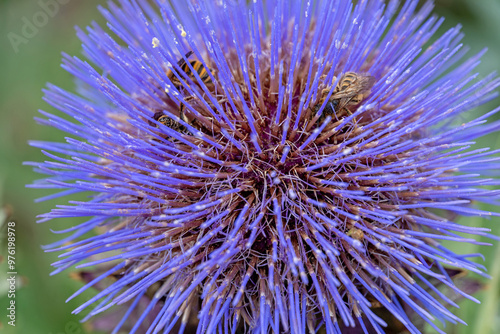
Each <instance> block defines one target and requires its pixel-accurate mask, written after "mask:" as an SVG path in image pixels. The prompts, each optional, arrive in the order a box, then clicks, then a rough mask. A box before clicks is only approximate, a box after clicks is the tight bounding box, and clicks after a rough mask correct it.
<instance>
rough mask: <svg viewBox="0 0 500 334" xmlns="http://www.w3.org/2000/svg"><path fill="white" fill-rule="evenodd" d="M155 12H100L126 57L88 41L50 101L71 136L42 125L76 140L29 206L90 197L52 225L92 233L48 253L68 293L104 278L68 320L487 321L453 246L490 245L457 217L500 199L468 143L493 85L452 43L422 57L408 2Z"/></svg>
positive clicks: (204, 326)
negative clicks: (473, 317) (66, 223)
mask: <svg viewBox="0 0 500 334" xmlns="http://www.w3.org/2000/svg"><path fill="white" fill-rule="evenodd" d="M153 3H154V5H153V4H151V3H150V2H147V1H145V0H144V1H143V0H137V1H127V0H120V1H119V5H116V4H114V3H112V2H110V3H109V8H110V9H109V10H107V9H104V8H101V12H102V13H103V15H104V17H105V18H106V19H107V21H108V22H109V24H108V26H109V29H110V30H111V31H112V33H113V36H114V37H112V35H109V34H108V33H106V32H105V31H104V30H103V29H102V28H101V27H99V26H98V25H97V24H93V25H92V26H91V27H89V28H87V31H86V32H84V31H81V30H79V31H78V36H79V37H80V38H81V40H82V41H83V49H84V52H85V58H86V59H87V60H88V61H83V60H80V59H78V58H76V57H70V56H68V55H65V56H64V65H63V67H64V68H65V69H66V70H67V71H69V72H70V73H71V74H73V75H74V76H75V77H76V78H77V79H78V80H79V86H78V88H79V91H78V93H79V94H72V93H69V92H67V91H64V90H62V89H60V88H57V87H55V86H52V85H50V86H49V88H48V90H47V91H46V98H45V99H46V101H47V102H48V103H49V104H51V105H52V106H54V107H55V108H57V109H59V110H60V111H62V112H64V113H65V114H67V115H69V116H71V117H72V118H73V119H74V121H68V120H66V119H63V118H61V117H58V116H55V115H52V114H49V113H46V112H42V114H43V115H44V116H46V119H39V120H38V121H39V122H40V123H41V124H45V125H50V126H53V127H56V128H58V129H60V130H63V131H64V132H67V133H68V134H69V137H67V138H66V143H47V142H32V143H31V144H32V145H33V146H36V147H39V148H41V149H42V150H43V152H44V154H45V155H46V156H48V157H49V158H50V159H51V160H50V161H46V162H42V163H35V164H34V165H35V166H36V167H37V168H36V170H37V171H39V172H41V173H44V174H47V175H49V176H48V177H47V178H46V179H44V180H41V181H40V182H37V183H35V184H34V185H32V186H33V187H35V188H54V189H61V190H62V191H61V192H58V193H56V194H54V195H52V196H49V197H47V198H44V199H49V198H50V199H51V198H57V197H60V196H69V195H73V194H75V193H79V192H88V191H90V192H91V193H92V196H91V197H90V199H89V200H88V201H86V202H77V201H70V202H69V205H59V206H57V209H54V210H52V211H51V212H50V213H47V214H43V215H41V216H40V218H41V219H40V221H41V222H44V221H48V220H51V219H54V218H65V217H91V218H90V219H89V220H88V221H86V222H84V223H81V224H80V225H77V226H71V227H68V228H67V229H66V230H64V231H60V232H67V233H70V235H69V236H67V237H65V238H64V239H62V240H60V241H59V242H56V243H54V244H52V245H49V246H48V247H47V248H48V249H49V250H50V251H64V253H63V254H61V260H60V261H58V262H56V263H54V266H55V267H56V268H57V269H56V270H55V273H58V272H61V271H63V270H65V269H67V268H70V267H72V266H75V265H76V267H77V268H86V267H90V266H95V269H94V270H93V271H91V272H92V273H93V274H92V275H91V274H88V273H86V277H88V278H87V282H88V283H87V284H86V285H85V286H83V287H82V288H81V289H80V290H78V291H77V292H76V293H75V294H74V295H73V296H75V295H78V294H80V293H81V292H82V291H84V290H86V289H88V288H90V287H96V288H98V291H99V292H98V293H97V294H96V295H95V297H93V298H91V299H89V300H88V302H86V303H84V304H83V305H81V306H80V307H78V308H77V309H76V310H75V311H74V313H79V312H81V311H82V310H84V309H87V308H90V309H91V311H90V313H89V315H88V316H87V318H90V317H91V316H94V315H96V314H99V313H101V312H103V311H105V310H108V309H110V308H111V309H121V307H125V309H124V313H123V318H122V320H117V322H116V324H114V326H115V329H114V331H113V333H116V332H118V331H119V330H120V328H122V325H124V324H125V322H126V321H127V320H130V319H131V318H130V315H131V314H132V313H133V312H135V311H136V307H138V305H142V306H141V312H140V313H139V315H138V316H136V317H135V318H133V322H132V323H131V324H130V328H128V329H127V330H129V331H130V332H131V333H135V332H138V331H146V329H147V333H171V332H184V330H185V329H186V328H189V329H188V330H187V331H188V332H189V333H191V332H193V333H194V332H196V333H216V332H217V333H218V332H220V333H242V332H245V333H268V332H273V333H284V332H287V333H288V332H289V333H306V332H307V333H316V332H317V331H319V330H322V331H325V332H326V333H342V332H346V331H347V330H348V328H349V327H352V328H356V329H357V330H358V331H357V332H360V333H362V332H364V333H384V327H385V326H387V323H386V322H385V321H384V320H383V319H382V318H381V317H380V316H379V315H378V310H379V309H383V310H385V311H386V312H388V313H390V314H392V316H393V317H394V318H395V321H396V320H397V321H399V322H401V324H402V325H403V326H404V327H406V328H407V329H408V331H409V332H411V333H420V331H421V328H417V326H416V325H415V324H414V322H413V321H412V317H413V316H417V317H419V318H422V319H423V320H424V321H425V322H427V323H429V324H430V325H431V326H432V327H434V328H435V329H436V331H438V332H440V333H444V332H443V331H442V330H441V329H440V328H439V327H438V326H437V325H436V324H435V323H434V320H440V321H442V322H443V323H445V322H451V323H459V322H463V321H462V320H460V319H459V318H458V317H457V316H455V315H454V314H453V313H452V312H451V311H450V310H449V308H450V306H456V304H455V303H454V301H453V300H452V299H450V298H449V297H448V296H447V295H445V294H443V293H442V292H440V291H439V290H438V289H437V288H436V287H434V284H437V283H436V282H439V284H443V285H444V286H446V287H448V288H449V290H450V291H453V292H455V293H458V294H461V295H462V296H464V297H466V298H469V299H472V300H475V299H474V298H473V297H471V296H470V295H468V294H466V293H465V292H462V291H461V290H460V289H459V288H458V287H456V286H455V284H454V282H453V280H452V278H450V275H448V271H449V270H451V268H455V269H464V270H467V271H470V272H475V273H478V274H480V275H485V276H486V274H484V272H483V270H484V268H483V267H482V266H481V265H479V264H477V263H475V262H473V261H471V260H470V259H469V258H471V257H477V256H478V255H477V254H456V253H454V252H452V251H450V250H449V249H447V248H446V247H444V246H443V245H442V244H441V242H442V240H451V241H454V242H459V243H474V244H480V242H478V241H476V240H475V239H474V238H471V237H468V236H465V235H467V234H468V235H473V236H488V231H489V230H488V229H484V228H475V227H468V226H462V225H459V224H456V223H454V222H453V219H454V217H456V216H458V215H461V216H492V215H496V216H498V213H494V212H485V211H481V210H480V209H478V208H476V207H474V205H472V202H488V203H493V204H498V197H499V196H500V192H499V190H491V187H490V188H488V187H486V186H496V185H498V184H499V182H498V180H497V179H494V178H489V177H486V175H496V172H495V169H497V168H498V167H499V166H500V164H499V163H498V160H499V158H498V156H497V153H498V151H492V150H488V149H486V148H475V147H474V146H473V144H474V142H473V140H474V139H475V138H478V137H480V136H483V135H486V134H488V133H491V132H493V131H496V130H498V129H499V128H500V122H498V121H496V122H492V123H487V118H488V117H489V116H491V115H492V114H494V113H496V112H498V111H499V110H500V109H498V108H497V109H495V110H493V111H491V112H489V113H487V114H485V115H483V116H481V117H480V118H477V119H474V120H472V121H468V122H464V121H463V119H462V115H463V113H465V112H467V111H469V110H471V109H473V108H475V107H476V106H478V105H480V104H483V103H485V102H487V101H489V100H491V99H493V98H494V97H495V96H496V95H497V94H496V93H495V92H494V90H495V89H496V88H497V87H498V86H499V83H500V81H499V79H498V78H497V77H496V76H495V75H494V74H492V75H489V76H487V77H485V78H483V79H478V78H477V74H473V70H474V68H475V67H476V65H477V64H478V63H479V59H480V57H481V55H482V53H483V52H481V53H480V54H478V55H476V56H473V57H472V58H469V59H467V60H463V57H464V55H465V53H466V51H467V50H466V49H465V48H464V47H462V45H461V44H460V40H461V37H462V34H461V33H460V28H459V27H456V28H453V29H450V30H449V31H448V32H446V33H445V34H444V35H442V36H440V37H439V38H437V39H436V40H435V41H434V42H430V40H431V38H432V37H433V35H434V33H435V32H436V30H437V29H438V27H439V26H440V24H441V22H442V19H439V18H437V17H435V16H430V13H431V10H432V3H430V2H428V3H425V4H423V5H422V6H421V7H420V9H417V1H411V0H409V1H406V2H403V3H399V2H398V1H390V2H388V3H385V2H384V1H380V0H365V1H358V2H357V4H356V5H353V4H352V3H351V1H347V0H337V1H334V0H331V1H328V0H324V1H321V0H318V1H313V2H311V1H286V0H269V1H266V2H264V3H263V2H262V1H260V0H254V1H253V2H251V3H249V4H247V3H246V1H244V0H241V1H225V0H218V1H194V0H193V1H187V2H184V1H153ZM191 51H192V52H191ZM94 230H95V231H97V232H96V233H94V234H93V233H91V232H92V231H94ZM490 237H491V236H490ZM109 278H114V280H113V281H112V282H108V283H106V284H105V281H106V280H108V279H109ZM73 296H72V297H73ZM72 297H71V298H72ZM144 300H147V303H146V304H144ZM189 326H191V327H189ZM125 327H126V325H125Z"/></svg>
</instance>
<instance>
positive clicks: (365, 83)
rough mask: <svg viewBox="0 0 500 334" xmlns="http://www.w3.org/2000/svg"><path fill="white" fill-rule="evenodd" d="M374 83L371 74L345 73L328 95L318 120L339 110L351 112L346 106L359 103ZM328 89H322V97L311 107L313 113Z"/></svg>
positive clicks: (322, 100) (317, 108) (321, 102)
mask: <svg viewBox="0 0 500 334" xmlns="http://www.w3.org/2000/svg"><path fill="white" fill-rule="evenodd" d="M334 80H335V79H334ZM374 83H375V78H374V77H372V76H369V75H366V74H359V73H355V72H347V73H345V74H344V75H343V76H342V77H341V78H340V80H339V82H338V83H337V86H336V87H335V90H334V92H333V93H332V95H331V96H330V100H329V101H328V103H327V104H326V106H325V109H324V110H323V113H322V114H321V117H320V120H323V119H324V118H326V117H327V116H329V115H334V114H336V113H340V112H341V111H346V112H347V113H348V114H351V111H350V110H349V108H348V107H349V106H354V105H356V104H359V103H361V101H363V99H365V98H366V97H367V96H368V95H369V94H370V90H371V88H372V86H373V84H374ZM328 90H329V89H328V88H327V89H324V90H323V92H322V93H323V94H322V95H323V97H322V99H321V100H320V101H319V102H318V103H317V104H316V105H315V106H314V108H313V112H314V114H316V113H317V111H318V110H319V108H320V107H321V105H322V104H323V102H324V99H325V98H326V96H327V95H328V93H329V91H328ZM314 114H313V115H314Z"/></svg>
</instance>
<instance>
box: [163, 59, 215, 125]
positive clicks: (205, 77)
mask: <svg viewBox="0 0 500 334" xmlns="http://www.w3.org/2000/svg"><path fill="white" fill-rule="evenodd" d="M193 53H194V52H193V51H189V52H188V53H186V55H185V56H184V57H185V59H187V58H189V57H190V56H191V55H192V54H193ZM189 64H191V67H192V68H193V70H194V71H196V73H198V76H199V77H200V79H201V81H202V82H203V83H205V85H209V84H212V79H211V77H210V74H209V72H210V73H212V75H213V73H214V72H213V71H212V70H207V68H206V67H205V66H203V63H202V62H201V61H199V60H192V61H190V62H189ZM177 66H179V67H180V68H181V70H182V71H183V72H184V73H185V74H186V75H187V76H188V77H190V78H191V79H192V80H193V81H194V82H197V81H196V78H195V76H194V73H193V71H191V68H190V67H189V65H188V63H187V62H186V61H185V60H184V58H181V59H180V60H179V61H178V62H177ZM176 73H177V72H176V71H175V70H174V69H170V70H168V71H167V77H168V78H169V79H170V81H171V82H172V84H173V85H174V87H175V88H176V89H177V90H180V89H181V88H182V82H181V81H180V80H179V79H178V77H177V76H176V75H175V74H176ZM186 85H188V83H187V82H186ZM188 87H189V85H188ZM194 98H195V97H194V96H188V97H185V98H184V102H187V101H190V100H193V99H194ZM184 109H185V106H184V103H182V102H181V105H180V108H179V117H180V118H181V119H182V120H183V121H185V122H186V123H190V122H188V119H187V117H186V115H185V113H184ZM153 118H154V119H155V120H157V121H159V122H160V123H162V124H164V125H166V126H168V127H170V128H172V129H174V130H177V131H179V130H185V128H184V127H183V126H182V125H180V124H179V123H178V122H176V121H174V120H173V119H171V118H170V117H168V116H166V115H163V113H162V112H158V113H156V114H155V115H154V117H153ZM190 124H191V123H190Z"/></svg>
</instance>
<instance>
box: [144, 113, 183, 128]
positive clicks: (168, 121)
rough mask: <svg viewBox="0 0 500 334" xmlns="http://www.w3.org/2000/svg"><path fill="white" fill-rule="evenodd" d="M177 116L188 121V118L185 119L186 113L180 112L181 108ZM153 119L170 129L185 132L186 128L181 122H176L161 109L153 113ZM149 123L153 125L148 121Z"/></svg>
mask: <svg viewBox="0 0 500 334" xmlns="http://www.w3.org/2000/svg"><path fill="white" fill-rule="evenodd" d="M179 117H180V118H181V119H182V120H183V121H184V122H186V123H189V120H188V119H187V117H186V115H185V114H184V113H183V112H182V110H181V111H180V114H179ZM153 119H154V120H155V121H158V122H160V123H161V124H163V125H165V126H168V127H169V128H171V129H172V130H175V131H177V132H181V133H186V132H187V130H186V128H185V127H184V126H183V125H182V124H180V123H179V122H177V121H176V120H174V119H173V118H170V117H168V116H167V115H165V114H164V113H163V111H159V112H157V113H156V114H154V116H153ZM150 124H151V125H152V126H155V125H154V124H153V123H150Z"/></svg>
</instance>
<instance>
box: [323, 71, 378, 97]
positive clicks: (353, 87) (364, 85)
mask: <svg viewBox="0 0 500 334" xmlns="http://www.w3.org/2000/svg"><path fill="white" fill-rule="evenodd" d="M374 84H375V78H374V77H372V76H369V75H362V76H361V75H359V76H357V77H356V80H354V81H353V82H352V83H351V84H350V85H349V86H348V87H346V88H345V89H343V90H341V91H338V92H335V93H333V94H332V96H331V99H350V98H353V97H355V96H356V95H359V94H366V95H368V93H369V92H370V90H371V88H372V87H373V85H374Z"/></svg>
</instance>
